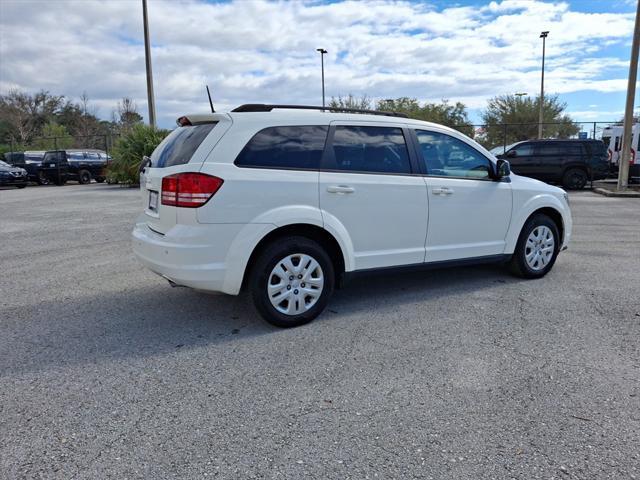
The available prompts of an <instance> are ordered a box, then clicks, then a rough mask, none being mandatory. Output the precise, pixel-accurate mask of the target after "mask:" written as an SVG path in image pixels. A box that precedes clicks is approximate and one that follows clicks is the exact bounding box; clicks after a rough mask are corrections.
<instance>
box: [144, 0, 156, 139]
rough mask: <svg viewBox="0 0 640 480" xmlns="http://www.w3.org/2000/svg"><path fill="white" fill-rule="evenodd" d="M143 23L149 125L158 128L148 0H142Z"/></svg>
mask: <svg viewBox="0 0 640 480" xmlns="http://www.w3.org/2000/svg"><path fill="white" fill-rule="evenodd" d="M142 23H143V28H144V59H145V63H146V66H147V103H148V105H149V125H151V128H156V101H155V97H154V95H153V73H152V72H151V39H150V38H149V19H148V17H147V0H142Z"/></svg>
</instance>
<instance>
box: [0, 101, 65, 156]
mask: <svg viewBox="0 0 640 480" xmlns="http://www.w3.org/2000/svg"><path fill="white" fill-rule="evenodd" d="M63 101H64V97H63V96H57V95H51V94H50V93H49V92H47V91H45V90H42V91H40V92H38V93H35V94H33V95H31V94H28V93H25V92H21V91H20V90H16V89H14V90H10V91H9V92H8V93H7V94H6V95H0V123H2V124H3V131H4V133H5V137H6V136H11V137H14V138H15V139H16V140H17V141H18V142H20V143H24V144H27V143H29V142H30V141H32V140H33V138H35V137H37V136H40V135H41V133H42V128H43V127H44V125H45V124H47V123H48V122H51V121H55V116H56V114H57V113H58V111H59V109H60V107H61V106H62V104H63Z"/></svg>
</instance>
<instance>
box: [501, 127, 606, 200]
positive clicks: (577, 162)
mask: <svg viewBox="0 0 640 480" xmlns="http://www.w3.org/2000/svg"><path fill="white" fill-rule="evenodd" d="M497 157H498V158H502V159H507V160H509V163H510V164H511V169H512V171H513V172H514V173H517V174H518V175H523V176H525V177H531V178H535V179H538V180H542V181H544V182H548V183H559V184H561V185H562V186H563V187H565V188H567V189H571V190H580V189H582V188H584V186H585V185H586V184H587V182H589V181H590V180H601V179H603V178H606V177H607V175H608V174H609V161H608V157H607V149H606V147H605V144H604V143H603V142H602V141H600V140H586V139H585V140H526V141H524V142H519V143H516V144H514V145H511V146H510V147H509V148H508V149H507V151H506V152H505V153H503V154H501V155H497Z"/></svg>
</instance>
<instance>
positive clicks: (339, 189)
mask: <svg viewBox="0 0 640 480" xmlns="http://www.w3.org/2000/svg"><path fill="white" fill-rule="evenodd" d="M355 191H356V189H355V188H353V187H350V186H348V185H331V186H329V187H327V192H329V193H353V192H355Z"/></svg>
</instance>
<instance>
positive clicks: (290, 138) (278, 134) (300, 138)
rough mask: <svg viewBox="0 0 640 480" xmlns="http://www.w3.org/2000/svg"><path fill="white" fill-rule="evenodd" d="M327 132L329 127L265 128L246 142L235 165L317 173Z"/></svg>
mask: <svg viewBox="0 0 640 480" xmlns="http://www.w3.org/2000/svg"><path fill="white" fill-rule="evenodd" d="M328 131H329V127H327V126H325V125H302V126H288V127H270V128H265V129H264V130H260V131H259V132H258V133H256V134H255V135H254V136H253V138H252V139H251V140H249V142H248V143H247V145H246V146H245V147H244V148H243V149H242V151H241V152H240V155H238V158H236V161H235V164H236V165H237V166H239V167H262V168H295V169H303V170H306V169H311V170H317V169H318V168H320V159H321V158H322V152H323V151H324V144H325V141H326V139H327V132H328Z"/></svg>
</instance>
